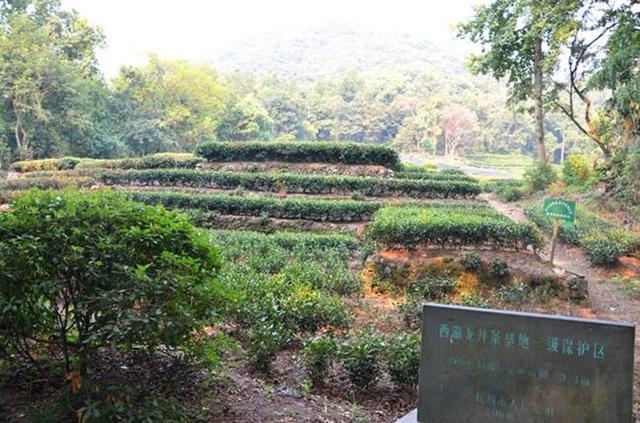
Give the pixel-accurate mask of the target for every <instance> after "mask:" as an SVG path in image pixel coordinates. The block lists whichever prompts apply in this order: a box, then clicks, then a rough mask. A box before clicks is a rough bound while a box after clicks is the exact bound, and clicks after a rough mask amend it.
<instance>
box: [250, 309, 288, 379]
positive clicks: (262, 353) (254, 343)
mask: <svg viewBox="0 0 640 423" xmlns="http://www.w3.org/2000/svg"><path fill="white" fill-rule="evenodd" d="M292 337H293V334H292V333H291V330H290V329H288V328H286V327H284V325H281V324H279V323H277V322H274V321H265V322H261V323H258V324H257V325H255V326H253V328H252V329H251V333H250V334H249V360H250V362H251V365H252V366H253V368H254V369H256V370H258V371H260V372H263V373H268V372H269V369H270V367H271V362H272V361H273V359H274V358H275V356H276V354H277V352H278V351H280V350H281V349H282V348H283V347H285V346H286V345H287V344H288V343H289V342H291V338H292Z"/></svg>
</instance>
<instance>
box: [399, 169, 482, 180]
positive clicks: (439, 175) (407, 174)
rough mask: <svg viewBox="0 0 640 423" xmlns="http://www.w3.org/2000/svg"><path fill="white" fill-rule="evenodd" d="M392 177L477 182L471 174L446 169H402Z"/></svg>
mask: <svg viewBox="0 0 640 423" xmlns="http://www.w3.org/2000/svg"><path fill="white" fill-rule="evenodd" d="M393 177H394V178H398V179H425V180H432V181H467V182H478V180H477V179H476V178H474V177H472V176H469V175H466V174H464V173H462V174H459V173H452V172H448V171H446V170H443V171H440V172H438V171H431V172H412V171H402V172H395V173H394V174H393Z"/></svg>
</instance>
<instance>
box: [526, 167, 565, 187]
mask: <svg viewBox="0 0 640 423" xmlns="http://www.w3.org/2000/svg"><path fill="white" fill-rule="evenodd" d="M557 179H558V175H557V174H556V171H555V170H553V167H551V165H544V166H543V165H541V164H539V163H536V164H535V165H533V166H532V167H530V168H529V169H527V170H526V171H525V173H524V181H525V186H526V189H527V190H528V191H529V192H538V191H544V190H545V189H546V188H547V187H548V186H549V185H551V184H552V183H554V182H555V181H556V180H557Z"/></svg>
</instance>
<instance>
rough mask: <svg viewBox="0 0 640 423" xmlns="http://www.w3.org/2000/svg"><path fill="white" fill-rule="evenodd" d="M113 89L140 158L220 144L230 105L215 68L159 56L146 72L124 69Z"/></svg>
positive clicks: (118, 110)
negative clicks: (208, 143) (220, 128)
mask: <svg viewBox="0 0 640 423" xmlns="http://www.w3.org/2000/svg"><path fill="white" fill-rule="evenodd" d="M113 85H114V89H115V93H114V96H115V102H114V104H113V113H114V114H115V115H116V116H118V117H119V119H118V120H119V121H120V122H122V124H121V127H120V135H121V137H122V138H123V139H124V140H125V142H126V143H127V144H128V146H129V147H130V148H131V149H132V151H133V152H134V153H135V154H137V155H145V154H152V153H157V152H160V151H168V150H180V151H191V150H193V148H194V147H195V146H196V145H197V144H199V143H201V142H204V141H210V140H213V139H215V138H216V132H217V129H218V125H219V124H220V121H221V120H222V116H223V114H224V110H225V107H226V106H227V104H228V102H229V101H230V93H229V92H228V90H227V88H226V86H225V85H224V82H223V81H222V80H220V79H219V78H218V75H217V73H216V72H215V71H214V70H213V69H212V68H210V67H209V66H207V65H192V64H190V63H188V62H186V61H169V60H161V59H160V58H159V57H157V56H155V55H152V56H150V58H149V63H148V64H147V65H145V66H143V67H139V68H133V67H125V68H122V69H121V70H120V74H119V75H118V77H117V78H116V79H115V80H114V81H113Z"/></svg>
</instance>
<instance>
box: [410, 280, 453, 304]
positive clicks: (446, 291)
mask: <svg viewBox="0 0 640 423" xmlns="http://www.w3.org/2000/svg"><path fill="white" fill-rule="evenodd" d="M457 289H458V283H457V281H456V279H455V278H452V277H449V276H443V275H426V276H424V277H423V278H422V279H420V280H419V281H417V282H415V283H413V284H411V285H410V286H409V288H408V289H407V295H408V296H409V297H411V298H418V299H421V300H428V301H444V300H446V299H447V297H448V296H449V295H451V294H453V293H454V292H456V290H457Z"/></svg>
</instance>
